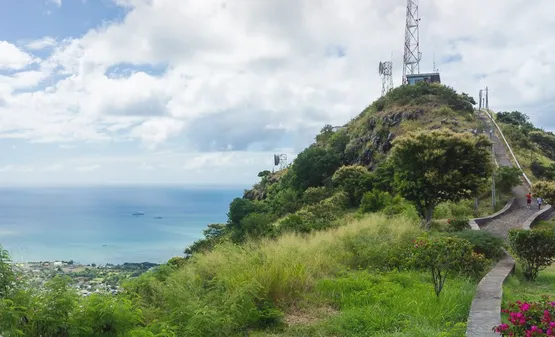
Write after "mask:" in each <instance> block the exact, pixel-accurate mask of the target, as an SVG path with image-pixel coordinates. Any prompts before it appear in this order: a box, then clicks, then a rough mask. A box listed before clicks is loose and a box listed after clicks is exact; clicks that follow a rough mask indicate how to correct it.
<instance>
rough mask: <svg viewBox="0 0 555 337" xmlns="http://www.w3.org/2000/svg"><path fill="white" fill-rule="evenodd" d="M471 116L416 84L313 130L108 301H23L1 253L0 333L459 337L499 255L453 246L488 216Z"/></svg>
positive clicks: (466, 244) (67, 290)
mask: <svg viewBox="0 0 555 337" xmlns="http://www.w3.org/2000/svg"><path fill="white" fill-rule="evenodd" d="M473 103H474V102H473V99H472V98H471V97H469V96H468V95H465V94H458V93H457V92H455V91H454V90H453V89H451V88H449V87H446V86H443V85H439V84H427V83H420V84H418V85H415V86H402V87H399V88H396V89H394V90H393V91H391V92H390V93H388V94H387V95H386V96H385V97H382V98H380V99H378V100H377V101H375V102H374V103H373V104H371V105H370V106H369V107H368V108H366V109H365V110H364V111H363V112H361V113H360V114H359V115H358V116H357V117H355V118H354V119H353V120H351V121H350V122H349V123H347V124H346V125H345V126H344V127H343V128H341V129H340V130H336V131H334V130H333V128H331V127H330V126H325V127H324V128H323V129H322V131H321V132H320V133H319V134H318V135H317V136H316V137H315V142H314V144H312V145H311V146H310V147H308V148H307V149H305V150H304V151H302V152H301V153H300V154H299V155H298V157H297V158H296V159H295V161H294V162H293V163H292V164H291V165H290V166H289V167H288V168H286V169H284V170H282V171H279V172H274V173H272V172H270V171H262V172H260V173H259V175H258V176H259V178H260V181H259V182H258V183H257V184H256V185H255V186H253V188H252V189H250V190H248V191H245V193H244V195H243V196H242V197H238V198H236V199H234V200H233V201H232V202H231V204H230V207H229V212H228V221H227V222H226V223H224V224H210V225H209V226H208V227H207V229H206V230H205V231H204V234H205V239H203V240H199V241H197V242H195V243H194V244H193V245H191V246H190V247H188V248H187V249H186V250H185V258H182V257H175V258H172V259H171V260H170V261H168V263H167V264H165V265H163V266H162V267H160V268H158V269H157V270H155V271H150V272H147V273H145V274H143V275H141V276H139V277H137V278H134V279H130V280H127V281H126V282H125V284H124V285H123V289H124V292H123V293H122V294H120V295H117V296H112V295H107V294H94V295H91V296H90V297H88V298H79V297H78V296H77V295H76V294H75V293H74V291H73V290H72V288H71V287H70V284H71V280H69V279H67V278H65V277H64V276H63V275H59V276H58V277H56V278H54V279H53V280H51V281H49V282H48V283H47V284H46V286H45V287H42V288H40V289H36V288H30V287H29V286H28V285H27V284H26V283H25V280H22V279H21V278H20V277H19V276H18V275H17V274H13V273H11V272H9V271H8V270H9V269H8V268H4V267H5V264H4V262H3V261H6V260H7V259H8V258H9V257H8V256H7V254H3V255H2V256H1V259H0V267H2V269H1V270H0V274H1V275H3V276H2V278H0V300H1V301H0V332H1V334H2V335H3V336H5V337H11V336H60V337H61V336H91V337H92V336H95V337H97V336H137V337H142V336H145V337H146V336H159V337H166V336H167V337H170V336H179V337H181V336H392V335H394V336H407V337H408V336H411V337H415V336H416V337H418V336H422V337H429V336H443V337H447V336H453V337H454V336H464V332H465V322H466V319H467V315H468V310H469V307H470V303H471V300H472V297H473V294H474V289H475V286H476V284H477V282H478V281H479V279H480V278H481V277H482V276H483V275H484V273H486V272H487V271H488V269H489V267H490V266H491V265H492V264H493V263H494V262H495V261H496V260H497V259H498V258H499V257H500V256H501V252H502V250H501V247H502V242H501V240H500V239H497V238H495V237H492V236H491V235H490V234H488V233H485V232H474V231H464V229H465V228H466V226H467V224H468V221H467V220H468V218H469V217H470V216H472V215H473V214H474V213H478V214H482V213H483V214H486V213H491V212H492V211H493V210H491V209H488V207H489V206H487V205H489V201H488V199H487V196H488V195H489V194H488V192H487V186H489V182H488V179H489V177H490V176H491V172H492V160H491V158H490V154H489V147H490V143H489V141H488V140H487V139H486V138H485V137H484V136H475V135H473V134H472V133H470V132H468V131H472V130H474V129H478V130H479V129H480V128H481V125H480V123H479V122H478V119H477V118H475V115H474V112H473ZM420 162H422V163H424V164H423V165H420V164H419V163H420ZM415 163H416V164H415ZM414 165H416V166H414ZM411 168H414V170H412V169H411ZM509 180H510V179H509ZM513 182H514V181H513ZM517 183H518V177H517ZM511 184H512V183H511V182H510V181H509V182H508V183H506V186H509V189H510V186H511ZM482 194H483V195H484V198H483V200H481V201H480V200H479V201H480V202H479V203H478V204H479V206H480V208H479V209H474V199H473V197H475V196H477V197H478V199H480V197H481V195H482ZM447 200H452V201H447ZM440 201H441V202H440ZM430 205H431V206H430ZM426 207H428V208H429V209H431V210H434V209H435V212H433V213H432V214H433V215H434V217H433V218H434V219H435V221H433V222H432V223H429V222H427V221H423V218H424V214H423V212H427V211H428V208H426ZM430 207H431V208H430ZM430 215H431V214H430ZM447 218H450V219H451V221H450V223H449V224H447ZM424 220H425V219H424ZM428 227H429V228H428ZM438 266H440V267H438ZM438 268H439V269H438ZM430 270H433V271H434V273H433V274H430ZM431 276H434V277H433V278H432V277H431ZM444 277H447V279H445V278H444ZM432 279H434V280H435V281H434V282H433V283H432V282H431V280H432ZM443 282H445V283H443Z"/></svg>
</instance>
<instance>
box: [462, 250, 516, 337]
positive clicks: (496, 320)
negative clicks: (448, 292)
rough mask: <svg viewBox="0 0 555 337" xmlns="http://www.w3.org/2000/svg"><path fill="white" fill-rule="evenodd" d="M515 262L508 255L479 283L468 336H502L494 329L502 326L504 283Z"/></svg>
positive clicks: (471, 310) (469, 316)
mask: <svg viewBox="0 0 555 337" xmlns="http://www.w3.org/2000/svg"><path fill="white" fill-rule="evenodd" d="M514 266H515V261H514V260H513V258H512V257H510V256H509V255H507V256H506V257H505V258H503V259H502V260H501V261H499V262H498V263H497V264H496V265H495V267H494V268H493V269H492V270H491V271H490V272H489V273H488V274H487V275H486V276H485V277H484V278H483V279H482V280H481V281H480V283H478V289H477V290H476V294H475V295H474V299H473V300H472V305H471V307H470V313H469V315H468V323H467V324H468V325H467V329H466V335H467V336H469V337H470V336H472V337H489V336H500V335H498V334H496V333H494V332H493V330H492V329H493V327H494V326H497V325H499V324H501V301H502V299H503V282H504V281H505V278H507V276H508V275H509V274H510V273H511V272H512V270H513V268H514Z"/></svg>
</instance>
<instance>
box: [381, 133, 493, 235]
mask: <svg viewBox="0 0 555 337" xmlns="http://www.w3.org/2000/svg"><path fill="white" fill-rule="evenodd" d="M393 145H394V147H393V150H392V153H391V160H392V163H393V166H394V169H395V187H396V190H397V191H398V192H399V193H400V194H401V195H402V196H403V197H404V198H405V199H407V200H408V201H410V202H412V203H413V204H414V206H415V207H416V210H417V211H418V213H419V215H420V217H421V218H422V219H423V225H424V226H423V227H424V228H425V229H426V230H428V229H429V227H430V222H431V220H432V216H433V213H434V209H435V207H436V206H437V205H438V204H439V203H441V202H444V201H453V202H458V201H460V200H463V199H469V198H471V197H473V196H474V195H476V192H477V190H478V189H479V188H480V186H481V185H482V184H484V183H485V181H486V179H487V177H488V176H489V175H490V174H491V172H492V163H491V159H490V155H489V146H490V145H491V143H490V141H489V140H488V139H487V138H486V137H484V136H482V135H481V136H478V137H475V136H473V135H471V134H470V133H465V134H459V133H454V132H452V131H450V130H447V129H442V130H433V131H427V130H426V131H417V132H411V133H408V134H407V135H405V136H402V137H399V138H397V139H396V140H394V141H393Z"/></svg>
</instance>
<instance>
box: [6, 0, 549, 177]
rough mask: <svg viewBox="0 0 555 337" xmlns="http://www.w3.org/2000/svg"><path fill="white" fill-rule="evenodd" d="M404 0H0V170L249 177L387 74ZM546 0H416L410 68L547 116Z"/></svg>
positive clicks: (354, 104) (543, 120)
mask: <svg viewBox="0 0 555 337" xmlns="http://www.w3.org/2000/svg"><path fill="white" fill-rule="evenodd" d="M405 4H406V1H405V0H364V1H362V0H264V1H259V0H235V1H225V0H219V1H213V0H179V1H176V0H2V1H0V153H1V154H2V155H1V156H0V185H20V184H25V185H73V184H76V185H79V184H201V185H202V184H206V185H218V184H226V185H234V184H251V183H253V182H255V180H256V179H257V177H256V174H257V173H258V172H259V171H261V170H265V169H272V167H273V154H274V153H284V154H287V155H288V160H289V161H291V160H292V159H293V158H294V156H295V154H296V153H298V152H299V151H301V150H302V149H303V148H305V147H306V146H307V145H309V144H310V143H311V142H312V141H313V139H314V137H315V135H316V134H317V133H318V131H319V130H320V129H321V128H322V126H323V125H325V124H332V125H342V124H345V123H346V122H348V121H349V120H350V119H351V118H353V117H354V116H356V115H357V114H358V113H359V112H360V111H362V110H363V109H364V108H365V107H366V106H367V105H369V104H370V103H371V102H372V101H374V100H375V99H376V98H378V97H379V95H380V92H381V79H380V76H379V74H378V63H379V62H380V61H388V60H393V72H394V84H395V85H400V82H401V73H402V70H401V69H402V68H401V60H402V53H403V44H404V23H405ZM554 10H555V3H554V2H553V1H552V0H535V1H524V0H489V1H487V2H484V1H481V0H466V1H460V0H421V1H420V16H421V18H422V20H421V21H420V44H421V52H422V61H421V66H420V71H421V72H429V71H432V68H433V63H434V61H435V64H436V68H438V69H439V71H440V73H441V78H442V82H443V83H444V84H447V85H449V86H452V87H454V88H455V89H457V90H458V91H463V92H467V93H470V94H471V95H473V96H474V97H476V98H477V96H478V91H479V89H481V88H485V87H486V86H488V88H489V92H490V107H491V108H492V109H494V110H497V111H499V110H509V111H512V110H519V111H522V112H524V113H526V114H528V115H529V116H530V117H531V120H532V122H534V123H535V124H536V125H537V126H540V127H543V128H545V129H547V130H555V118H554V117H555V113H554V111H555V81H553V78H554V77H555V58H553V57H552V56H553V54H555V39H553V38H552V33H551V31H552V22H553V20H552V12H553V11H554Z"/></svg>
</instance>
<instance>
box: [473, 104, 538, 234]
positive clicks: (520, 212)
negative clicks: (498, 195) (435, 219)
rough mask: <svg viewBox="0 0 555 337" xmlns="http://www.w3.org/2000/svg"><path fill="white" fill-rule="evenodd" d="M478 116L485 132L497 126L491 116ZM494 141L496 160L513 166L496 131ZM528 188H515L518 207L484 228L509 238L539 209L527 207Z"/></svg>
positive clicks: (523, 186) (481, 114) (521, 186)
mask: <svg viewBox="0 0 555 337" xmlns="http://www.w3.org/2000/svg"><path fill="white" fill-rule="evenodd" d="M478 118H480V119H481V120H482V121H483V122H484V124H485V125H487V128H486V130H485V132H486V133H488V135H489V130H494V128H495V126H494V125H493V123H492V122H491V120H490V119H489V117H488V116H487V115H485V114H484V113H483V112H480V113H478ZM488 128H489V129H488ZM492 141H493V148H494V151H495V160H496V161H497V163H498V164H499V166H513V163H512V162H511V160H510V158H509V156H508V154H507V149H506V147H505V144H504V143H503V141H502V140H501V139H499V137H498V136H497V134H496V133H495V132H493V136H492ZM528 190H529V189H528V187H526V185H525V184H523V185H520V186H517V187H515V188H513V194H514V196H515V198H516V199H517V200H516V202H517V204H518V207H515V208H513V209H512V210H511V211H510V212H508V213H505V214H504V215H502V216H501V217H499V218H497V219H495V220H493V221H491V222H490V223H488V224H487V225H486V226H484V227H482V230H485V231H488V232H491V233H493V234H495V235H497V236H500V237H502V238H504V239H507V236H508V233H509V230H511V229H513V228H521V226H522V224H523V223H524V221H526V219H528V218H529V217H530V216H531V215H533V214H534V213H536V212H537V211H538V209H537V208H535V207H534V206H535V205H534V204H532V208H531V209H528V208H527V207H526V194H527V193H528Z"/></svg>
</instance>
